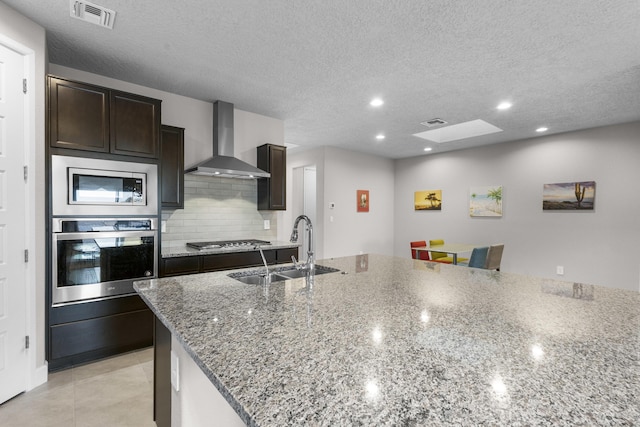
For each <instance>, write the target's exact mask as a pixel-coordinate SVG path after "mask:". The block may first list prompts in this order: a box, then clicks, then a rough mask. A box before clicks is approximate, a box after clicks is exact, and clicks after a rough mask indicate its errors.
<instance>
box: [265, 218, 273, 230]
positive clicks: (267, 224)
mask: <svg viewBox="0 0 640 427" xmlns="http://www.w3.org/2000/svg"><path fill="white" fill-rule="evenodd" d="M264 229H265V230H269V229H271V221H270V220H268V219H265V220H264Z"/></svg>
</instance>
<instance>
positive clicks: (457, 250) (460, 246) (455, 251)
mask: <svg viewBox="0 0 640 427" xmlns="http://www.w3.org/2000/svg"><path fill="white" fill-rule="evenodd" d="M481 246H482V245H472V244H468V243H445V244H444V245H432V246H419V247H416V248H413V250H415V251H416V252H420V251H429V252H444V253H446V254H447V255H451V257H452V258H453V264H457V263H458V255H459V254H462V253H466V252H471V251H472V250H473V249H474V248H478V247H481ZM484 246H486V245H484Z"/></svg>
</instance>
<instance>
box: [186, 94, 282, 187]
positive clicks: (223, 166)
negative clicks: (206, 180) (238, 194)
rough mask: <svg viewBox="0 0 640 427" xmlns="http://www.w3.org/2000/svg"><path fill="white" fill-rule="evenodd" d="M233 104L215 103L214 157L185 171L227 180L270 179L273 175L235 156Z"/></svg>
mask: <svg viewBox="0 0 640 427" xmlns="http://www.w3.org/2000/svg"><path fill="white" fill-rule="evenodd" d="M233 154H234V153H233V104H231V103H229V102H223V101H216V102H214V103H213V157H211V158H209V159H207V160H205V161H203V162H200V163H198V164H196V165H195V166H192V167H190V168H188V169H187V170H185V171H184V173H191V174H195V175H209V176H220V177H225V178H243V179H254V178H269V177H271V174H270V173H268V172H265V171H263V170H262V169H258V168H257V167H255V166H252V165H250V164H249V163H246V162H243V161H242V160H240V159H237V158H235V157H234V156H233Z"/></svg>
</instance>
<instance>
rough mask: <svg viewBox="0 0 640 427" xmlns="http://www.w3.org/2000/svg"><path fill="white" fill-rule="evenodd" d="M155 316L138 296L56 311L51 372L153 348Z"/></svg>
mask: <svg viewBox="0 0 640 427" xmlns="http://www.w3.org/2000/svg"><path fill="white" fill-rule="evenodd" d="M152 344H153V314H152V312H151V310H149V308H148V307H147V306H146V304H145V303H144V302H143V301H142V299H141V298H140V297H139V296H138V295H129V296H124V297H121V298H112V299H107V300H102V301H92V302H86V303H80V304H71V305H67V306H62V307H52V308H51V309H50V311H49V346H48V358H47V359H48V363H49V371H57V370H60V369H64V368H69V367H71V366H75V365H80V364H83V363H87V362H91V361H93V360H97V359H101V358H104V357H108V356H113V355H116V354H119V353H123V352H127V351H132V350H137V349H140V348H144V347H150V346H151V345H152Z"/></svg>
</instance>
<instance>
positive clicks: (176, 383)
mask: <svg viewBox="0 0 640 427" xmlns="http://www.w3.org/2000/svg"><path fill="white" fill-rule="evenodd" d="M171 386H172V387H173V389H174V390H175V391H180V359H179V358H178V355H177V354H175V353H174V352H173V350H172V351H171Z"/></svg>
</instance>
